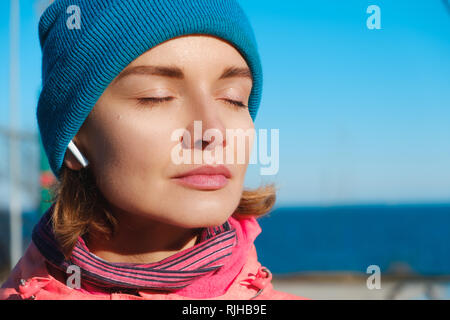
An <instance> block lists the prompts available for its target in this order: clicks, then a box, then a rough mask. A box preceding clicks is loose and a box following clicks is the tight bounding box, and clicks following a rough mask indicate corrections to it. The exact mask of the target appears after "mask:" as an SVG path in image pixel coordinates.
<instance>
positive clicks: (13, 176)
mask: <svg viewBox="0 0 450 320" xmlns="http://www.w3.org/2000/svg"><path fill="white" fill-rule="evenodd" d="M19 1H20V0H10V6H11V8H10V25H9V30H10V38H9V41H10V42H9V48H10V51H9V52H10V56H9V59H10V67H9V90H10V91H9V102H10V109H9V117H10V122H9V124H10V129H11V134H10V136H9V137H10V140H9V148H10V150H9V168H10V172H9V174H10V192H9V212H10V263H11V268H13V267H14V266H15V265H16V263H17V262H18V261H19V259H20V257H21V256H22V204H21V195H20V187H19V183H20V182H19V180H20V178H19V175H20V152H19V147H20V146H19V141H18V135H17V133H18V131H19V95H20V88H19V84H20V80H19V36H20V29H19V27H20V9H19Z"/></svg>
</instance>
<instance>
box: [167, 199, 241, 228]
mask: <svg viewBox="0 0 450 320" xmlns="http://www.w3.org/2000/svg"><path fill="white" fill-rule="evenodd" d="M230 203H231V201H230V202H228V203H225V202H222V201H221V202H211V201H206V200H204V201H200V202H197V203H189V204H185V205H183V204H182V203H181V206H182V208H179V209H174V210H176V211H178V212H182V213H181V214H180V217H182V218H180V220H181V221H177V224H180V225H182V226H183V227H186V228H201V227H213V226H219V225H222V224H223V223H225V221H227V219H228V218H229V217H230V216H231V215H232V214H233V212H234V211H235V209H236V207H237V205H236V206H231V205H230ZM180 209H181V210H182V211H179V210H180Z"/></svg>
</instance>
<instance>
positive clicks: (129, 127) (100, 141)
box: [93, 114, 171, 202]
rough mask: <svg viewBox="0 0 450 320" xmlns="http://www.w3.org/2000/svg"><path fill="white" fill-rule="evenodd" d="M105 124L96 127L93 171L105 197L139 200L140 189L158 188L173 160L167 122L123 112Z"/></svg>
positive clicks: (157, 118) (104, 122)
mask: <svg viewBox="0 0 450 320" xmlns="http://www.w3.org/2000/svg"><path fill="white" fill-rule="evenodd" d="M102 123H103V124H104V125H102V126H100V127H97V128H96V135H95V137H96V138H95V140H96V142H95V145H96V146H97V148H96V150H95V152H94V155H95V158H94V162H93V170H94V172H95V176H96V177H97V179H98V181H97V183H98V185H99V188H100V189H101V190H102V192H103V193H104V194H105V196H106V197H107V198H113V199H114V198H115V199H119V198H120V199H121V200H122V201H125V200H127V199H124V197H132V198H133V200H137V197H139V194H140V193H142V192H140V190H148V188H151V187H158V183H160V182H161V179H160V178H161V177H163V175H164V173H165V168H166V167H167V164H168V162H169V161H170V150H171V142H170V134H169V130H168V129H167V128H168V127H169V126H167V122H164V120H163V119H159V117H151V116H146V117H143V116H139V115H130V116H127V115H123V114H122V115H121V116H113V115H112V116H111V117H109V118H108V120H107V121H103V122H102ZM164 123H165V124H166V125H164V126H163V125H162V124H164ZM130 193H131V195H130ZM128 200H132V199H128ZM127 202H128V201H127Z"/></svg>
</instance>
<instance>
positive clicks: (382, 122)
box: [0, 0, 450, 205]
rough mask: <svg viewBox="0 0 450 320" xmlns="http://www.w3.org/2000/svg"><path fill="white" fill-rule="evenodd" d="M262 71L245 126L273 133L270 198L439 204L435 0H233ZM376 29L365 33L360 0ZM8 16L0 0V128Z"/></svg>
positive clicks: (446, 198) (445, 53)
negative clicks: (256, 102)
mask: <svg viewBox="0 0 450 320" xmlns="http://www.w3.org/2000/svg"><path fill="white" fill-rule="evenodd" d="M241 3H242V6H243V7H244V10H245V11H246V12H247V15H248V16H249V18H250V21H251V22H252V24H253V27H254V30H255V34H256V37H257V40H258V45H259V49H260V54H261V58H262V62H263V69H264V90H263V98H262V104H261V107H260V110H259V112H258V116H257V119H256V122H255V125H256V128H264V129H268V130H270V129H279V130H280V149H279V153H280V169H279V172H278V174H277V175H275V176H260V175H259V167H258V166H254V165H251V166H250V167H249V170H248V175H247V178H246V185H247V186H248V187H255V186H257V185H259V184H260V183H261V182H263V183H268V182H275V183H276V185H277V187H278V189H279V193H278V205H291V204H292V205H294V204H295V205H331V204H362V203H388V204H392V203H441V202H450V58H449V57H450V12H447V11H445V7H444V5H443V3H442V1H440V0H428V1H425V0H423V1H403V0H396V1H358V0H353V1H332V0H327V1H325V0H309V1H300V0H283V1H277V2H273V1H266V0H243V1H241ZM372 4H375V5H378V6H379V7H380V9H381V29H380V30H369V29H368V28H367V27H366V20H367V18H368V17H369V14H367V13H366V9H367V7H368V6H369V5H372ZM8 13H9V1H0V18H1V20H0V38H1V41H2V43H3V44H4V45H3V46H2V50H1V51H0V108H1V114H2V117H1V119H0V125H1V126H7V125H8V65H9V62H8V59H9V52H8V47H7V44H8V41H9V39H8V21H9V20H8ZM21 20H22V21H21V43H20V45H21V48H20V49H21V65H20V68H21V72H20V77H21V92H22V96H21V114H22V115H21V126H22V128H23V129H27V130H37V129H36V119H35V108H36V100H37V93H38V89H39V85H40V67H41V65H40V63H41V62H40V58H41V53H40V49H39V43H38V36H37V22H38V19H37V17H36V16H35V13H34V8H33V1H32V0H22V1H21Z"/></svg>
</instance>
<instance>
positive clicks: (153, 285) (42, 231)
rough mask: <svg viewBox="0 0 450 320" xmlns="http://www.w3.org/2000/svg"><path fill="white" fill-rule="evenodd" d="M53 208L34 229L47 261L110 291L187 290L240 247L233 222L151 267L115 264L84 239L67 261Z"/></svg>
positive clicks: (208, 230) (203, 233)
mask: <svg viewBox="0 0 450 320" xmlns="http://www.w3.org/2000/svg"><path fill="white" fill-rule="evenodd" d="M53 207H54V206H52V207H50V208H49V209H48V210H47V212H46V213H45V214H44V215H43V216H42V218H41V219H40V220H39V222H38V223H37V224H36V226H35V227H34V229H33V233H32V240H33V242H34V244H35V245H36V246H37V248H38V249H39V251H40V252H41V254H42V255H43V256H44V257H45V258H46V260H47V261H48V262H49V263H51V264H52V265H54V266H55V267H57V268H58V269H60V270H62V271H63V272H64V273H65V272H66V271H67V268H68V267H69V266H70V265H76V266H78V267H79V268H80V271H81V282H82V283H83V281H86V282H88V283H90V284H92V285H95V286H97V287H100V288H103V289H108V290H121V291H122V290H123V289H125V290H127V289H130V290H136V289H157V290H176V289H180V288H184V287H186V286H188V285H189V284H191V283H192V282H194V281H195V280H196V279H198V278H200V277H202V276H204V275H206V274H209V273H212V272H215V271H216V270H217V269H219V268H220V267H222V266H223V265H224V264H225V263H226V262H227V261H228V260H229V259H230V257H231V252H232V250H233V247H235V245H236V244H237V240H238V237H237V236H236V230H235V229H234V227H232V225H231V224H230V223H229V221H226V222H225V223H224V224H223V225H221V226H218V227H208V228H203V229H202V230H201V233H200V237H199V240H197V242H196V244H195V245H194V246H193V247H190V248H187V249H184V250H182V251H180V252H178V253H176V254H174V255H172V256H170V257H168V258H165V259H163V260H161V261H159V262H154V263H147V264H133V263H111V262H107V261H105V260H103V259H101V258H99V257H98V256H96V255H94V254H93V253H91V252H90V251H89V249H88V247H87V246H86V243H85V241H84V240H83V238H82V237H79V238H78V241H77V243H76V245H75V247H74V249H73V251H72V255H71V257H70V259H68V260H66V259H65V258H64V255H63V254H62V252H61V250H60V249H59V248H60V247H59V245H58V243H57V241H56V239H55V236H54V233H53V229H52V224H51V217H52V210H53Z"/></svg>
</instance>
